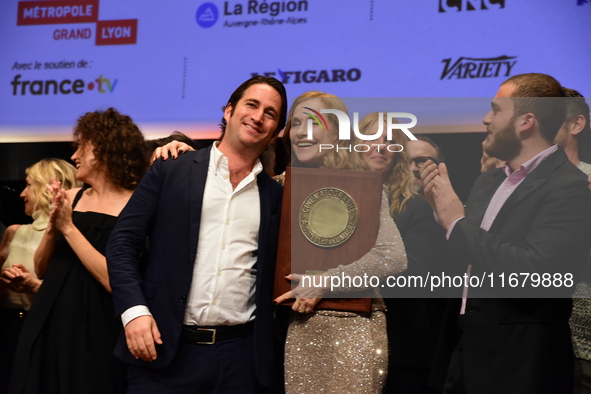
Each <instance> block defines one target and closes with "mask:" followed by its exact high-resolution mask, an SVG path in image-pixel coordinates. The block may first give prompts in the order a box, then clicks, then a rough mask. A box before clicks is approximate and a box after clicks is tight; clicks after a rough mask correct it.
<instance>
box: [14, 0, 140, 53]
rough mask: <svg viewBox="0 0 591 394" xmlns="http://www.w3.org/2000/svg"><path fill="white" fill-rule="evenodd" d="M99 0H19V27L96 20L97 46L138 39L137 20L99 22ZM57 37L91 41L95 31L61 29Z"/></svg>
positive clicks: (130, 42) (55, 37) (56, 38)
mask: <svg viewBox="0 0 591 394" xmlns="http://www.w3.org/2000/svg"><path fill="white" fill-rule="evenodd" d="M98 15H99V0H49V1H47V0H40V1H39V0H36V1H19V2H18V13H17V23H16V24H17V26H31V25H72V24H78V23H96V31H95V45H126V44H135V43H136V42H137V26H138V21H137V19H119V20H108V21H99V20H98ZM52 37H53V39H54V40H80V39H84V40H88V39H90V38H91V37H92V30H91V29H89V28H88V27H86V28H76V27H70V28H67V29H66V28H63V27H61V28H58V29H55V30H54V31H53V32H52Z"/></svg>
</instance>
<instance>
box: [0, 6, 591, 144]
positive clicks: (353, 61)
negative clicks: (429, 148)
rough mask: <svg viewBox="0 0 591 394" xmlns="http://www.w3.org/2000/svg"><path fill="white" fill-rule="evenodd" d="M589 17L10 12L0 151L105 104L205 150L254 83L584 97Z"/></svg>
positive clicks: (339, 91) (147, 9)
mask: <svg viewBox="0 0 591 394" xmlns="http://www.w3.org/2000/svg"><path fill="white" fill-rule="evenodd" d="M580 5H587V7H581V6H580ZM588 5H589V3H587V2H586V1H581V0H568V1H562V2H560V5H557V3H556V1H555V0H535V1H534V0H428V1H413V0H400V1H389V0H278V1H273V0H229V1H217V0H208V1H207V0H206V1H197V2H196V1H194V0H192V1H188V0H178V1H174V2H169V1H164V0H160V1H150V2H145V1H140V0H128V1H125V2H121V1H115V0H67V1H66V0H62V1H56V0H49V1H43V0H41V1H18V0H5V1H2V2H0V36H1V37H3V39H2V41H1V42H0V53H1V54H2V56H0V102H1V103H2V105H1V106H0V142H7V141H43V140H69V139H70V138H71V130H72V126H73V125H74V123H75V121H76V119H77V118H78V117H79V116H81V115H83V114H84V113H85V112H88V111H94V110H96V109H104V108H107V107H109V106H114V107H116V108H118V109H119V110H120V111H122V112H124V113H127V114H130V115H131V116H132V117H133V118H134V120H136V122H138V124H139V125H140V126H141V128H142V130H143V131H144V133H145V134H146V136H148V137H150V138H152V137H156V136H162V135H168V134H169V133H170V132H171V131H172V130H180V131H183V132H185V133H187V134H189V135H191V136H192V137H194V138H212V137H215V136H217V134H218V128H217V123H219V120H220V118H221V116H222V112H221V110H220V108H221V106H222V105H224V104H225V101H226V100H227V99H228V97H229V95H230V93H231V92H232V90H233V89H234V88H235V87H236V86H238V84H239V83H241V82H242V81H244V80H245V79H247V78H249V77H250V76H251V75H252V74H265V75H272V76H275V77H276V78H278V79H280V80H282V81H284V83H285V84H286V87H287V89H288V95H289V96H290V97H292V98H293V97H296V96H297V95H299V94H301V93H303V92H305V91H308V90H321V91H326V92H329V93H333V94H336V95H339V96H343V97H479V96H492V95H493V94H494V93H495V91H496V89H497V88H498V85H499V84H500V83H501V82H502V81H503V80H504V79H506V78H507V77H509V76H512V75H515V74H519V73H524V72H544V73H548V74H551V75H553V76H555V77H556V78H557V79H558V80H559V81H560V82H561V83H563V84H564V85H565V86H568V87H572V88H576V89H578V90H579V91H581V92H582V93H583V94H584V95H591V73H590V72H589V67H590V65H591V41H589V40H583V39H581V38H582V37H585V36H586V34H588V33H589V29H590V28H589V26H591V7H588ZM524 15H527V18H524ZM384 110H386V111H398V110H404V109H403V108H384ZM486 110H487V108H482V110H481V112H480V114H479V116H480V117H481V116H482V114H484V113H485V112H486ZM360 115H361V116H363V115H364V114H360ZM418 122H419V123H418V125H419V126H420V125H421V119H420V118H419V119H418ZM432 123H437V122H436V121H433V120H431V121H430V124H432ZM446 123H449V122H447V121H446ZM468 129H470V128H468ZM468 129H466V130H465V131H467V130H468ZM446 130H450V129H449V128H447V129H446ZM462 130H464V129H462ZM470 130H471V131H479V130H482V127H481V126H479V125H477V124H474V125H473V127H472V129H470Z"/></svg>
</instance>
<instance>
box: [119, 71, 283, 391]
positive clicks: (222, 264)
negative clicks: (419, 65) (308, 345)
mask: <svg viewBox="0 0 591 394" xmlns="http://www.w3.org/2000/svg"><path fill="white" fill-rule="evenodd" d="M286 112H287V99H286V95H285V88H284V87H283V85H282V84H281V83H280V82H279V81H277V80H276V79H274V78H268V77H263V76H256V77H253V78H251V79H249V80H248V81H246V82H244V83H243V84H242V85H241V86H240V87H238V89H236V91H235V92H234V93H233V94H232V96H231V97H230V99H229V101H228V104H227V105H226V107H224V117H223V119H222V130H223V136H222V139H221V141H220V142H216V143H214V145H213V146H212V147H211V148H207V149H204V150H200V151H197V152H188V153H185V154H183V155H181V156H180V157H179V158H178V159H177V160H168V161H162V160H158V161H156V162H155V163H154V164H153V165H152V167H151V168H150V169H149V171H148V172H147V173H146V175H145V177H144V178H143V179H142V181H141V183H140V185H139V186H138V188H137V189H136V191H135V192H134V194H133V196H132V198H131V199H130V200H129V203H128V204H127V206H126V207H125V209H124V210H123V212H122V213H121V216H120V218H119V221H118V223H117V226H116V227H115V229H114V230H113V233H112V234H111V237H110V239H109V244H108V247H107V263H108V267H109V276H110V281H111V288H112V289H113V300H114V303H115V313H116V315H117V317H119V316H121V319H122V323H123V325H124V327H125V332H124V335H122V336H121V338H120V341H119V343H118V345H117V348H116V350H115V354H116V355H117V356H118V357H119V358H120V359H122V360H123V361H125V362H126V363H128V364H130V365H129V374H128V376H129V389H128V393H158V394H160V393H185V392H187V393H189V392H190V393H202V392H208V393H209V392H212V393H222V392H223V393H258V392H262V391H263V390H264V387H269V386H270V385H271V379H272V376H271V374H272V370H273V360H272V354H273V349H272V338H273V310H272V304H271V301H272V286H273V275H274V267H275V257H276V251H277V235H278V232H279V218H280V213H281V197H282V189H281V187H280V186H279V185H278V184H277V182H275V181H273V180H272V179H271V178H269V177H268V176H267V175H266V173H265V171H263V168H262V165H261V162H260V160H259V159H258V157H259V156H260V154H261V153H262V152H263V151H264V150H265V147H266V146H267V145H268V144H269V142H270V141H271V140H272V139H273V138H274V137H275V136H276V135H277V133H278V132H279V131H280V130H281V129H283V127H284V126H285V117H286ZM146 238H148V240H149V245H150V251H149V254H150V256H149V262H148V264H147V267H145V273H144V272H143V271H144V269H143V268H142V269H140V265H139V263H138V257H139V256H140V253H141V252H142V250H143V248H144V246H145V242H146Z"/></svg>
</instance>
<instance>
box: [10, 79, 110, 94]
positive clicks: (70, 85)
mask: <svg viewBox="0 0 591 394" xmlns="http://www.w3.org/2000/svg"><path fill="white" fill-rule="evenodd" d="M21 77H22V75H20V74H18V75H15V76H14V79H13V80H12V81H11V82H10V84H11V85H12V95H13V96H17V95H20V96H25V95H27V94H31V95H35V96H39V95H50V94H53V95H56V94H71V93H73V94H82V93H84V92H85V91H87V90H94V89H95V88H96V90H97V92H99V93H113V91H114V90H115V87H117V82H118V81H119V79H118V78H115V79H113V80H111V79H109V78H103V76H102V75H99V77H98V78H97V79H95V80H92V81H90V82H88V83H87V82H84V81H83V80H82V79H76V80H70V79H63V80H61V81H56V80H54V79H48V80H45V81H43V80H36V81H23V80H21Z"/></svg>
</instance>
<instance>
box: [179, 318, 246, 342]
mask: <svg viewBox="0 0 591 394" xmlns="http://www.w3.org/2000/svg"><path fill="white" fill-rule="evenodd" d="M253 327H254V321H251V322H248V323H246V324H238V325H235V326H187V325H183V330H182V331H181V340H182V341H184V342H188V343H192V344H195V345H213V344H216V343H218V342H222V341H227V340H228V339H234V338H240V337H243V336H246V335H248V334H250V333H252V328H253Z"/></svg>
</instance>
